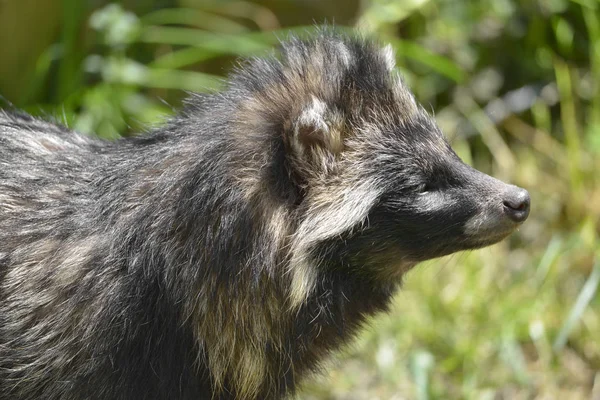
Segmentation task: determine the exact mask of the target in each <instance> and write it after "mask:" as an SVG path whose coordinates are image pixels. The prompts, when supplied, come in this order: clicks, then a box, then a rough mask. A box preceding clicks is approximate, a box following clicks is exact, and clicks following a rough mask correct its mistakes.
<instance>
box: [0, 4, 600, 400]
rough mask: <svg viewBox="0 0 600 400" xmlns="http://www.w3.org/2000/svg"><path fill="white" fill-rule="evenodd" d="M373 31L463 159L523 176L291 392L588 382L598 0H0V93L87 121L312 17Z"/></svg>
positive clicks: (594, 367)
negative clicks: (509, 210)
mask: <svg viewBox="0 0 600 400" xmlns="http://www.w3.org/2000/svg"><path fill="white" fill-rule="evenodd" d="M324 20H327V21H329V22H332V21H333V22H335V23H336V25H340V26H360V27H361V28H362V29H364V30H366V31H370V32H375V33H376V34H378V35H379V36H380V37H381V38H382V40H383V41H389V42H391V43H392V44H393V45H394V47H395V48H396V50H397V55H398V64H399V66H400V68H401V69H402V70H403V72H404V74H405V76H406V78H407V80H408V82H409V84H410V85H411V87H412V88H413V89H414V91H415V93H416V95H417V97H418V98H419V99H420V100H421V102H423V104H426V105H428V106H429V107H430V108H431V109H432V110H435V114H436V118H437V120H438V122H439V124H440V125H441V126H442V128H443V130H444V131H445V132H446V134H447V135H448V137H449V138H450V139H451V140H452V142H453V145H454V147H455V148H456V149H457V151H458V152H459V153H460V155H461V156H462V157H463V158H464V159H465V160H466V161H467V162H469V163H472V164H473V165H475V166H476V167H478V168H479V169H481V170H484V171H486V172H488V173H491V174H493V175H495V176H497V177H499V178H501V179H504V180H507V181H511V182H514V183H515V184H518V185H520V186H523V187H525V188H528V189H529V190H530V193H531V197H532V205H533V211H532V214H531V217H530V220H529V221H527V223H526V224H525V225H524V226H523V228H522V229H521V230H520V232H518V233H517V234H515V235H513V236H512V237H511V238H510V239H509V240H506V241H504V242H503V243H501V244H498V245H496V246H493V247H491V248H489V249H484V250H479V251H475V252H470V253H463V254H459V255H456V256H453V257H448V258H444V259H441V260H436V261H434V262H430V263H428V264H426V265H423V266H420V267H419V268H417V269H416V270H415V271H413V272H411V273H410V274H409V276H408V277H407V280H406V284H405V287H404V290H403V291H402V292H401V293H399V294H398V296H397V298H396V301H395V307H394V311H393V313H392V314H391V315H386V316H381V317H379V318H377V319H375V320H374V321H373V323H372V324H371V327H370V328H369V329H367V330H366V332H365V333H364V334H363V335H362V336H361V337H360V338H359V339H358V340H357V342H356V343H355V344H354V345H353V346H351V347H350V348H348V349H347V351H346V353H345V355H343V356H342V357H337V358H336V359H335V360H334V361H332V362H331V363H330V365H328V366H327V367H326V368H324V370H325V375H324V376H323V377H321V378H318V379H317V380H316V381H313V382H311V383H308V384H307V385H306V387H305V389H304V391H303V392H302V393H301V395H300V396H299V398H307V399H427V398H430V399H600V297H599V296H598V294H597V288H598V284H599V282H600V239H599V234H600V219H599V217H600V184H599V183H600V182H599V179H600V178H599V176H600V157H599V153H600V93H599V88H600V2H598V0H482V1H457V0H439V1H434V0H430V1H428V0H404V1H401V0H397V1H392V0H372V1H363V0H336V1H334V0H321V1H319V0H304V1H301V0H295V1H294V0H280V1H277V0H253V1H244V0H240V1H238V0H138V1H134V0H129V1H127V0H123V1H121V2H114V3H110V4H109V2H107V1H103V0H88V1H82V0H62V1H61V0H20V1H18V2H17V1H0V59H1V60H2V62H1V63H0V64H1V65H0V94H2V96H3V99H2V102H3V106H4V107H12V106H11V104H13V105H14V107H18V108H22V109H25V110H27V111H29V112H31V113H34V114H37V115H44V116H51V117H55V118H57V119H59V120H61V121H63V122H64V123H66V124H68V125H69V126H71V127H73V128H76V129H78V130H80V131H83V132H95V133H97V134H99V135H101V136H103V137H106V138H114V137H117V136H119V135H128V134H131V132H135V131H139V130H143V129H144V127H146V126H148V125H149V124H153V123H156V122H160V121H162V120H164V118H165V117H166V116H167V115H169V114H171V113H172V112H174V109H176V108H177V107H178V105H179V102H180V100H181V98H182V96H184V94H185V92H184V91H185V90H192V91H206V90H210V89H214V88H218V87H219V85H220V84H221V79H222V76H224V75H226V73H227V71H228V70H229V69H230V68H231V66H232V63H233V62H234V61H235V59H236V58H237V57H240V56H248V55H255V54H261V53H265V52H267V51H269V49H271V48H272V47H273V45H274V44H275V43H276V42H277V37H284V36H285V32H286V31H289V30H295V31H298V32H306V30H307V29H309V30H310V29H311V28H310V26H311V24H313V22H321V21H324Z"/></svg>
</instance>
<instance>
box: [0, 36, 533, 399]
mask: <svg viewBox="0 0 600 400" xmlns="http://www.w3.org/2000/svg"><path fill="white" fill-rule="evenodd" d="M528 213H529V195H528V193H527V191H525V190H523V189H520V188H517V187H515V186H511V185H508V184H505V183H502V182H500V181H498V180H496V179H494V178H492V177H490V176H487V175H485V174H483V173H481V172H478V171H476V170H474V169H473V168H471V167H469V166H467V165H465V164H464V163H463V162H462V161H461V160H460V159H459V158H458V156H457V155H456V154H455V153H454V152H453V151H452V149H451V148H450V146H449V145H448V143H447V142H446V140H445V139H444V137H443V135H442V133H441V132H440V130H439V129H438V128H437V127H436V125H435V123H434V121H433V119H432V118H431V117H430V116H429V115H428V114H427V112H426V111H425V110H424V109H423V108H422V107H421V106H420V105H419V104H418V103H417V102H416V101H415V99H414V97H413V95H412V94H411V92H410V90H409V89H408V88H407V87H406V86H405V85H404V84H403V82H402V81H401V79H400V78H399V76H398V73H397V72H396V71H395V69H394V54H393V52H392V50H391V49H390V48H389V47H385V48H380V47H379V46H378V45H377V43H375V42H373V41H371V40H369V39H365V38H359V37H352V36H349V35H346V34H340V33H336V32H334V31H332V30H321V31H319V32H318V33H316V34H315V35H314V36H313V37H312V38H310V39H308V40H300V39H297V38H296V39H294V38H292V39H291V40H289V41H288V42H287V43H284V44H283V46H282V51H281V55H280V56H279V57H278V58H276V57H272V58H266V59H254V60H250V61H248V62H246V63H245V64H243V65H242V66H241V67H239V68H238V70H237V71H236V72H234V73H233V74H232V75H231V77H230V79H229V83H228V85H227V87H226V89H225V90H224V91H222V92H220V93H214V94H209V95H204V96H203V95H195V96H192V97H191V98H190V99H189V100H188V101H187V104H186V107H185V108H184V109H183V111H181V113H180V114H179V115H178V116H176V117H174V118H172V119H171V120H170V121H169V122H168V123H167V124H166V125H165V126H163V127H160V128H157V129H155V130H153V131H152V132H150V133H149V134H145V135H141V136H137V137H133V138H125V139H121V140H118V141H114V142H109V141H103V140H99V139H94V138H91V137H87V136H84V135H80V134H77V133H75V132H72V131H69V130H68V129H66V128H63V127H61V126H59V125H56V124H53V123H49V122H44V121H41V120H39V119H35V118H32V117H30V116H27V115H24V114H18V113H8V112H4V113H2V112H0V399H2V400H8V399H10V400H32V399H64V400H82V399H111V400H112V399H124V400H125V399H127V400H130V399H277V398H282V397H285V396H286V395H290V394H291V393H293V392H294V388H295V387H296V385H297V383H298V382H299V379H300V378H301V377H302V376H303V375H306V374H307V373H308V372H310V371H312V370H314V369H315V368H316V367H317V365H318V362H319V361H321V360H322V359H323V358H324V357H325V356H326V355H327V354H328V353H330V352H331V351H333V350H335V349H336V348H338V347H339V346H340V345H341V344H343V343H345V342H347V341H348V340H349V339H351V338H352V336H353V335H354V334H356V333H357V330H358V328H359V327H360V326H361V324H362V323H363V322H364V321H365V319H366V318H368V317H369V316H371V315H373V314H374V313H377V312H380V311H383V310H385V309H386V306H387V305H388V303H389V301H390V298H391V296H392V295H393V294H394V293H395V291H396V289H397V288H398V286H399V284H400V282H401V278H402V275H403V274H404V273H405V272H406V271H408V270H409V269H410V268H412V267H413V266H414V265H415V264H417V263H419V262H420V261H423V260H427V259H431V258H434V257H440V256H443V255H445V254H450V253H452V252H456V251H459V250H465V249H474V248H479V247H482V246H487V245H490V244H492V243H495V242H498V241H499V240H501V239H503V238H504V237H506V236H507V235H508V234H510V233H511V232H512V231H514V230H515V228H517V227H518V226H519V225H520V224H521V223H522V222H523V221H524V220H525V219H526V218H527V216H528Z"/></svg>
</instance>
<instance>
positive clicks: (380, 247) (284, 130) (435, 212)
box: [241, 32, 530, 291]
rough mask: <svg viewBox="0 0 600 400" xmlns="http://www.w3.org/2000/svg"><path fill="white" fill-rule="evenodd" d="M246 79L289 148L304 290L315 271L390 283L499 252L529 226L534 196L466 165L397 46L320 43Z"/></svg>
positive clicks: (295, 45) (255, 104) (326, 35)
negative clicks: (429, 267) (372, 275)
mask: <svg viewBox="0 0 600 400" xmlns="http://www.w3.org/2000/svg"><path fill="white" fill-rule="evenodd" d="M241 75H244V73H242V74H241ZM242 78H244V79H242V81H244V82H248V78H250V80H251V81H252V82H253V84H252V85H251V86H250V87H249V86H247V87H248V90H249V91H250V92H251V93H252V94H251V96H250V97H251V98H252V101H250V102H249V103H248V104H247V107H251V108H253V109H254V110H255V113H254V114H255V115H259V114H260V117H257V118H258V119H262V122H261V124H262V125H263V126H268V127H269V128H268V129H271V130H272V131H274V132H277V134H278V135H279V137H280V138H281V139H282V141H283V142H284V149H285V159H286V165H287V169H288V171H289V176H290V180H291V182H292V183H293V185H295V186H296V187H298V188H299V190H300V193H302V197H301V201H300V202H299V205H297V207H298V215H299V221H300V222H299V227H298V229H297V233H296V235H295V242H294V243H293V245H292V261H293V263H292V264H293V267H292V268H296V269H299V270H300V271H303V272H301V273H299V275H298V276H300V278H298V279H299V280H301V281H302V280H304V281H306V282H305V284H304V286H310V279H307V278H306V276H307V275H310V274H309V273H308V272H307V271H308V270H309V269H310V268H313V267H310V266H309V264H310V265H320V266H321V267H320V268H323V267H322V266H323V265H325V266H331V267H332V268H348V269H356V270H360V271H363V272H364V271H365V270H369V269H374V270H376V271H378V272H382V273H383V276H386V275H389V274H393V273H394V269H397V268H400V269H402V268H403V267H402V266H406V265H411V266H412V265H414V264H415V263H417V262H420V261H423V260H427V259H430V258H434V257H439V256H443V255H446V254H450V253H453V252H456V251H459V250H465V249H473V248H478V247H482V246H487V245H490V244H493V243H495V242H498V241H499V240H501V239H502V238H504V237H506V236H507V235H508V234H510V233H511V232H512V231H514V230H515V229H516V228H517V227H518V226H519V225H520V224H521V223H523V222H524V221H525V220H526V219H527V216H528V214H529V206H530V199H529V194H528V193H527V191H526V190H524V189H521V188H518V187H516V186H513V185H509V184H506V183H503V182H501V181H499V180H497V179H494V178H492V177H490V176H488V175H486V174H484V173H481V172H479V171H477V170H475V169H473V168H471V167H470V166H468V165H466V164H465V163H463V162H462V161H461V159H460V158H459V157H458V156H457V155H456V153H455V152H454V151H453V150H452V148H451V147H450V145H449V144H448V142H447V141H446V139H445V138H444V136H443V134H442V132H441V131H440V129H439V128H438V127H437V126H436V124H435V122H434V120H433V118H432V117H431V116H430V115H428V113H427V112H426V111H425V110H424V109H423V107H421V106H420V105H419V104H418V103H417V102H416V101H415V98H414V96H413V95H412V93H411V92H410V90H409V89H408V88H407V87H406V86H405V84H404V83H403V82H402V80H401V78H400V76H399V74H398V72H397V71H396V70H395V67H394V54H393V51H392V49H391V48H390V47H389V46H388V47H384V48H381V47H379V46H378V45H377V44H376V43H374V42H372V41H369V40H365V39H363V38H349V37H347V36H345V35H340V34H335V33H331V32H321V33H320V34H319V35H317V36H316V37H314V38H312V39H310V40H307V41H302V40H298V39H293V40H291V41H289V42H288V43H285V44H284V45H283V56H282V57H281V59H280V60H278V61H264V60H258V61H255V62H254V63H253V65H252V67H251V68H250V72H246V73H245V76H242ZM259 110H260V112H258V111H259ZM298 265H300V267H298ZM300 286H302V285H300ZM300 291H302V290H300Z"/></svg>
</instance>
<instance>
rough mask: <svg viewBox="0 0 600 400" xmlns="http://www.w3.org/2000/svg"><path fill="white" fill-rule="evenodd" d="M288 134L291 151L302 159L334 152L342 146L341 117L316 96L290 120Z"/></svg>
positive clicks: (326, 155)
mask: <svg viewBox="0 0 600 400" xmlns="http://www.w3.org/2000/svg"><path fill="white" fill-rule="evenodd" d="M289 135H290V136H291V137H290V138H289V140H290V144H291V148H292V151H293V152H294V153H295V154H294V155H295V156H296V157H298V158H300V159H304V160H305V161H309V162H311V161H312V162H315V161H318V160H317V159H315V158H320V157H327V158H329V156H332V155H333V156H335V155H336V154H339V153H340V152H341V151H342V149H343V147H344V137H343V119H342V117H341V116H340V115H339V113H337V112H334V111H333V110H332V109H331V108H330V107H328V106H327V104H326V103H325V102H323V101H321V100H319V99H317V98H316V97H314V96H313V97H312V98H311V100H310V101H309V103H308V104H307V105H306V106H305V107H304V108H303V109H302V111H301V112H300V114H299V115H298V117H297V118H296V119H295V121H293V122H292V126H291V132H289Z"/></svg>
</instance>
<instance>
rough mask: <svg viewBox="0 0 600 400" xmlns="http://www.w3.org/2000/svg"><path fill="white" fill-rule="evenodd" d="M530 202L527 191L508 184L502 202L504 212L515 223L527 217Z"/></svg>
mask: <svg viewBox="0 0 600 400" xmlns="http://www.w3.org/2000/svg"><path fill="white" fill-rule="evenodd" d="M530 203H531V199H530V198H529V192H527V190H525V189H522V188H520V187H517V186H510V188H509V189H508V190H507V191H506V192H505V193H504V198H503V202H502V204H503V205H504V213H505V214H506V216H507V217H508V218H510V219H511V220H512V221H513V222H516V223H522V222H524V221H525V220H526V219H527V217H528V216H529V206H530Z"/></svg>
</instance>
